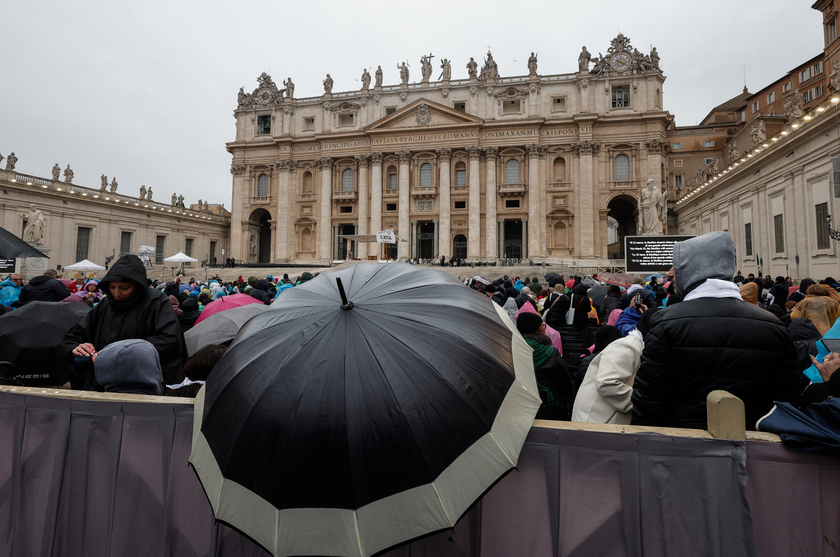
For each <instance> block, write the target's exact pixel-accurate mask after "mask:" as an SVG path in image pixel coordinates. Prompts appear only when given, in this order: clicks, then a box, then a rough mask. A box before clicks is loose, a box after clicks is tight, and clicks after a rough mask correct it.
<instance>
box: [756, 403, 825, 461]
mask: <svg viewBox="0 0 840 557" xmlns="http://www.w3.org/2000/svg"><path fill="white" fill-rule="evenodd" d="M755 427H756V429H757V430H759V431H769V432H771V433H778V434H779V436H780V437H781V438H782V443H784V444H785V446H786V447H788V448H790V449H794V450H798V451H815V450H829V451H831V452H834V453H837V452H840V400H838V399H837V398H835V397H830V398H828V399H827V400H826V401H824V402H820V403H814V404H809V405H808V407H807V408H806V409H805V411H804V412H802V411H801V410H799V409H798V408H796V407H795V406H793V405H791V404H790V403H788V402H777V403H776V406H774V407H773V409H772V410H771V411H770V412H769V413H768V414H767V415H766V416H764V417H763V418H761V419H760V420H758V423H756V424H755Z"/></svg>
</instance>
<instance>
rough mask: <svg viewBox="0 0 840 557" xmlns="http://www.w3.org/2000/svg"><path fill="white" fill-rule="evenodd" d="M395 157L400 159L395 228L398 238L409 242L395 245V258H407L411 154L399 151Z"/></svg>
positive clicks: (400, 242)
mask: <svg viewBox="0 0 840 557" xmlns="http://www.w3.org/2000/svg"><path fill="white" fill-rule="evenodd" d="M397 156H398V157H399V159H400V171H399V172H400V174H399V189H400V202H399V219H398V220H397V226H398V227H399V232H398V234H399V236H400V237H401V238H404V239H406V240H409V242H408V243H406V242H403V241H402V240H401V241H399V242H398V243H397V258H399V259H402V258H407V257H409V255H408V253H409V252H410V250H409V249H408V248H409V247H410V245H411V243H410V241H411V240H410V238H409V235H410V234H409V229H408V227H409V224H408V210H409V204H410V203H411V199H410V198H411V193H410V192H409V184H408V182H409V174H408V172H409V167H410V164H411V153H410V152H409V151H400V152H398V153H397Z"/></svg>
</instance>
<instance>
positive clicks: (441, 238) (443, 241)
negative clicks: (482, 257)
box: [437, 147, 452, 257]
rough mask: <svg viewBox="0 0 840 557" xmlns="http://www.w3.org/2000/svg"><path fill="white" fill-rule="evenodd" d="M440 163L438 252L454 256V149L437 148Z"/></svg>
mask: <svg viewBox="0 0 840 557" xmlns="http://www.w3.org/2000/svg"><path fill="white" fill-rule="evenodd" d="M437 155H438V165H439V168H440V184H438V189H439V190H440V194H439V195H438V216H439V217H440V232H439V233H438V244H437V246H438V254H439V255H446V256H447V257H452V254H451V253H449V249H450V246H449V236H451V226H450V223H451V222H452V221H451V216H450V211H451V208H450V205H451V201H450V199H451V198H450V193H451V188H452V183H451V181H452V178H451V176H452V175H451V174H450V173H449V170H450V168H451V164H450V160H451V158H452V149H450V148H449V147H445V148H443V149H438V150H437Z"/></svg>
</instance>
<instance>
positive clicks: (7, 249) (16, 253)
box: [0, 228, 49, 259]
mask: <svg viewBox="0 0 840 557" xmlns="http://www.w3.org/2000/svg"><path fill="white" fill-rule="evenodd" d="M17 257H47V256H46V255H45V254H43V253H41V252H40V251H38V250H37V249H35V248H33V247H32V246H30V245H29V244H27V243H26V242H24V241H23V240H21V239H20V238H18V237H17V236H15V235H14V234H12V233H11V232H9V231H8V230H6V229H5V228H0V259H15V258H17ZM47 259H49V257H47Z"/></svg>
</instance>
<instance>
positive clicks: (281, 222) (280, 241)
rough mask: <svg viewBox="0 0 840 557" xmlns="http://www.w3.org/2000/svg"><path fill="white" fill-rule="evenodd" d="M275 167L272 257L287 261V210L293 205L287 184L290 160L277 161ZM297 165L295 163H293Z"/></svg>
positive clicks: (289, 176)
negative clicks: (274, 234) (275, 200)
mask: <svg viewBox="0 0 840 557" xmlns="http://www.w3.org/2000/svg"><path fill="white" fill-rule="evenodd" d="M277 167H278V169H279V171H280V174H279V182H278V184H279V186H278V188H277V204H276V205H275V207H274V211H275V215H276V216H275V218H274V221H275V222H276V223H277V238H276V240H275V243H274V259H276V260H280V261H288V259H289V252H288V247H289V211H290V210H291V207H294V206H295V203H294V202H293V201H292V198H291V192H290V191H289V190H290V187H289V184H290V179H291V174H290V172H291V170H292V161H289V160H281V161H278V163H277ZM295 167H297V163H295Z"/></svg>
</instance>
